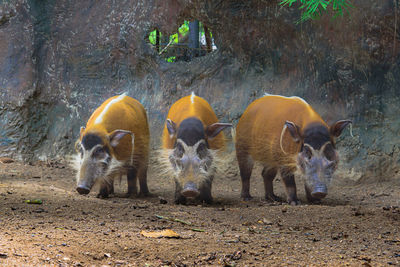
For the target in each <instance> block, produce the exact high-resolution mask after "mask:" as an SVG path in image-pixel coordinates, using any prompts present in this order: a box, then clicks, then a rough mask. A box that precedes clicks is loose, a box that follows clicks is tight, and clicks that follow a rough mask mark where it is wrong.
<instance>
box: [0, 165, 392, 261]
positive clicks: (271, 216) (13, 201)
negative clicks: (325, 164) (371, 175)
mask: <svg viewBox="0 0 400 267" xmlns="http://www.w3.org/2000/svg"><path fill="white" fill-rule="evenodd" d="M259 171H260V170H255V171H254V172H253V177H252V181H251V182H252V186H251V189H252V194H253V196H254V197H255V198H254V200H252V201H250V202H243V201H241V200H240V198H239V196H240V178H239V176H238V175H237V173H235V172H234V173H231V174H230V175H228V177H217V178H216V179H215V181H214V184H213V196H214V200H215V203H214V204H213V205H208V206H203V205H188V206H182V205H175V204H174V203H173V191H174V187H173V186H174V185H173V183H172V181H170V180H168V179H165V178H163V177H159V176H158V174H157V170H154V169H152V170H150V172H149V177H148V183H149V188H150V190H151V192H152V193H153V194H154V195H155V196H154V197H150V198H136V199H134V198H132V199H130V198H124V197H123V195H124V192H125V191H126V182H125V180H123V181H122V182H121V184H120V185H119V184H118V182H117V183H116V194H115V196H113V197H111V198H108V199H98V198H96V192H94V191H93V190H92V192H91V193H90V194H89V195H88V196H80V195H78V193H77V192H76V191H75V182H74V172H73V171H72V170H71V169H70V168H69V167H68V166H67V165H65V164H62V163H57V162H48V163H44V162H39V163H36V164H33V165H25V164H22V163H18V162H13V163H9V164H1V163H0V201H1V204H0V214H1V217H0V265H1V266H5V265H6V266H22V265H24V266H38V265H40V266H43V265H48V266H55V265H57V266H194V265H205V266H289V265H300V266H303V265H309V266H313V265H314V266H320V265H328V266H338V265H350V266H361V265H365V266H381V265H400V207H399V206H400V186H399V185H400V183H399V182H397V181H398V179H397V180H392V182H379V183H368V184H356V183H354V182H352V181H350V180H348V179H346V178H343V177H342V178H339V179H337V180H336V182H335V183H334V184H333V185H332V187H331V188H330V192H329V194H328V196H327V198H326V199H324V200H323V202H322V203H321V204H318V205H308V204H307V201H306V200H305V193H304V189H303V185H302V181H301V180H298V181H297V183H298V194H299V198H300V200H301V201H302V204H301V205H299V206H288V205H286V204H282V203H268V202H264V201H263V199H262V196H263V194H264V192H263V190H264V189H263V184H262V179H261V178H260V174H259ZM275 184H276V192H277V194H278V195H279V196H282V197H283V196H284V189H283V187H282V183H281V181H279V179H278V180H277V181H276V182H275ZM28 199H40V200H42V202H43V203H42V204H28V203H26V202H25V201H26V200H28ZM165 202H167V203H165ZM160 216H164V217H163V218H162V217H160ZM165 217H168V218H165ZM174 219H175V220H174ZM163 229H172V230H173V231H175V232H176V233H178V234H179V235H180V238H150V237H144V236H143V235H141V231H142V230H146V231H160V230H163Z"/></svg>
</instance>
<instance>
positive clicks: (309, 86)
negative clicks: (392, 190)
mask: <svg viewBox="0 0 400 267" xmlns="http://www.w3.org/2000/svg"><path fill="white" fill-rule="evenodd" d="M395 3H396V2H395V1H392V0H384V1H374V0H366V1H357V3H355V5H356V8H355V9H353V10H352V11H351V13H352V15H351V17H345V18H343V19H337V20H332V19H331V18H330V17H329V16H326V17H324V18H323V19H321V20H320V21H315V22H309V23H304V24H302V25H296V24H295V23H294V22H295V21H296V19H298V16H299V14H298V11H297V10H296V9H294V8H284V7H279V6H278V5H277V2H276V1H269V0H268V1H267V0H265V1H234V0H230V1H214V0H209V1H200V0H193V1H189V0H168V1H166V0H151V1H147V0H146V1H145V0H141V1H133V0H132V1H129V0H124V1H122V0H121V1H111V0H105V1H72V0H60V1H50V0H47V1H46V0H36V1H33V0H32V1H24V0H9V1H4V0H3V1H0V96H1V99H0V153H1V155H2V156H14V157H19V158H22V159H25V160H31V159H35V158H36V159H37V158H40V159H45V158H48V157H64V155H65V154H70V153H72V149H73V144H74V141H75V139H76V138H77V136H78V131H79V127H80V126H81V125H83V124H85V122H86V120H87V119H88V117H89V116H90V114H91V112H92V111H93V110H94V109H95V108H96V107H97V106H98V105H99V104H101V103H102V102H103V101H104V100H105V99H107V98H108V97H110V96H112V95H115V94H117V93H121V92H128V94H129V95H130V96H133V97H135V98H136V99H138V100H139V101H141V102H142V103H143V105H144V106H145V107H146V109H147V111H148V116H149V119H150V124H151V130H152V144H153V147H157V146H158V144H159V133H160V129H161V127H162V123H163V121H164V119H165V116H166V113H167V110H168V107H169V105H170V104H171V103H173V102H174V101H176V100H177V99H178V98H180V97H181V96H184V95H187V94H189V93H190V92H191V91H194V92H195V93H196V94H198V95H199V96H202V97H205V98H206V99H207V100H208V101H209V102H210V104H211V105H212V106H213V107H214V108H215V110H216V112H217V114H218V116H219V117H220V118H221V120H223V121H232V122H233V123H236V122H237V119H238V118H239V117H240V115H241V114H242V112H243V111H244V109H245V108H246V106H247V105H248V104H249V103H250V102H251V101H252V100H254V99H256V98H258V97H260V96H262V95H263V94H264V93H265V92H268V93H278V94H283V95H299V96H302V97H304V98H305V99H306V100H307V101H308V102H310V103H312V104H313V105H314V106H315V108H316V109H317V111H319V112H320V113H321V114H322V115H323V117H324V118H325V119H326V120H327V121H328V122H333V121H334V120H336V119H343V118H351V119H353V120H354V127H353V128H354V129H353V132H354V135H355V137H354V138H351V137H350V136H349V133H348V132H347V131H346V132H345V134H344V136H343V137H341V138H340V140H339V144H338V146H339V147H340V152H341V155H342V159H343V165H342V166H344V167H345V168H346V169H347V170H351V169H352V168H354V171H355V172H356V173H357V175H355V177H357V178H359V177H361V176H363V177H367V176H370V175H369V174H372V175H376V176H377V177H379V179H384V178H391V177H394V176H396V175H397V176H398V171H399V165H400V164H399V163H400V156H399V155H400V148H399V137H398V136H399V134H400V119H399V116H398V112H399V107H398V106H399V103H400V54H399V49H400V34H399V32H400V30H399V29H400V18H398V17H399V15H400V10H398V9H396V8H395V6H394V4H395ZM396 10H397V16H396ZM191 18H196V19H199V20H200V21H202V22H204V23H205V24H206V25H207V26H208V27H209V28H210V29H211V30H212V32H213V36H214V38H215V43H216V45H217V46H218V50H217V51H215V52H213V53H211V54H209V55H207V56H205V57H201V58H196V59H195V60H193V61H191V62H179V63H167V62H165V61H164V60H163V59H161V58H160V57H158V55H157V54H156V53H155V51H154V50H153V49H152V48H151V46H150V44H149V43H148V42H147V34H148V33H149V32H150V31H151V30H153V29H154V28H158V29H160V30H161V31H162V32H163V33H166V34H167V33H172V32H174V31H176V28H177V27H178V26H179V25H180V24H181V23H182V22H183V20H184V19H191ZM396 24H397V26H396ZM396 173H397V174H396ZM377 179H378V178H377Z"/></svg>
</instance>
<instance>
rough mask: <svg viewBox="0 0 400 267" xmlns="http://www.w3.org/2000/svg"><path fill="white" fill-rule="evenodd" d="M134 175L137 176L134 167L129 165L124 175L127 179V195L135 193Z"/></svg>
mask: <svg viewBox="0 0 400 267" xmlns="http://www.w3.org/2000/svg"><path fill="white" fill-rule="evenodd" d="M136 176H137V170H136V168H135V167H130V168H129V169H128V171H127V175H126V177H127V181H128V197H131V196H136V195H137V185H136V178H137V177H136Z"/></svg>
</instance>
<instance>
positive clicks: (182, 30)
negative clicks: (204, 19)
mask: <svg viewBox="0 0 400 267" xmlns="http://www.w3.org/2000/svg"><path fill="white" fill-rule="evenodd" d="M199 33H200V36H204V35H205V31H204V25H203V23H201V22H200V24H199ZM159 34H160V40H162V34H161V32H159ZM187 34H189V21H187V20H185V21H184V22H183V24H182V25H181V26H180V27H179V28H178V31H177V32H176V33H174V34H171V35H170V36H169V37H168V42H169V44H161V49H162V48H163V47H166V46H167V49H166V50H168V47H169V45H171V44H177V43H179V39H181V41H182V38H184V37H185V36H186V35H187ZM209 34H210V36H211V38H212V33H211V32H209ZM156 38H157V30H153V31H151V32H150V33H149V42H150V44H152V45H153V46H155V45H156ZM161 53H162V52H161ZM162 54H163V55H164V54H167V53H162ZM164 59H165V61H167V62H175V61H176V56H164Z"/></svg>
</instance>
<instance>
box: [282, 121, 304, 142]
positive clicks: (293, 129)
mask: <svg viewBox="0 0 400 267" xmlns="http://www.w3.org/2000/svg"><path fill="white" fill-rule="evenodd" d="M285 126H286V128H287V129H288V130H289V133H290V135H291V136H292V138H293V140H294V141H295V142H296V143H297V142H299V141H300V140H301V135H300V131H299V126H297V125H296V124H295V123H293V122H291V121H286V122H285Z"/></svg>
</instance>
